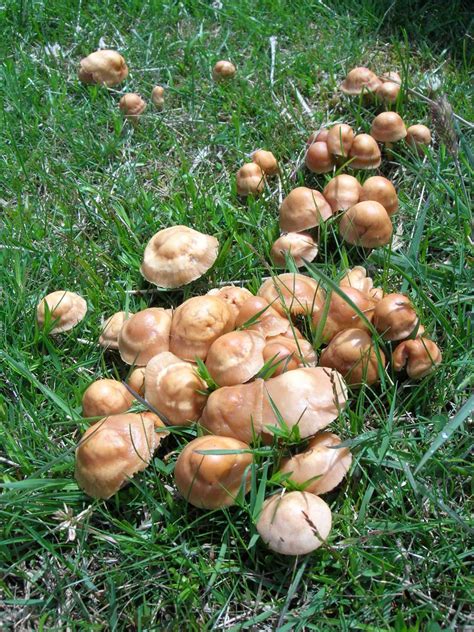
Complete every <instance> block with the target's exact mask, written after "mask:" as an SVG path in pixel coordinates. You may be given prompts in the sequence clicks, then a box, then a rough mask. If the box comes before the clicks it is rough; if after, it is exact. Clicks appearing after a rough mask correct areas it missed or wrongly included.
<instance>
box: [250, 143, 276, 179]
mask: <svg viewBox="0 0 474 632" xmlns="http://www.w3.org/2000/svg"><path fill="white" fill-rule="evenodd" d="M252 160H253V162H255V163H256V164H257V165H258V166H259V167H260V169H261V170H262V171H263V173H264V174H265V175H267V176H276V174H277V173H278V172H279V171H280V169H279V167H278V160H277V159H276V158H275V156H274V155H273V154H272V152H271V151H265V149H259V150H258V151H256V152H254V153H253V154H252Z"/></svg>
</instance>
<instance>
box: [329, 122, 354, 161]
mask: <svg viewBox="0 0 474 632" xmlns="http://www.w3.org/2000/svg"><path fill="white" fill-rule="evenodd" d="M353 141H354V130H353V129H352V127H351V126H350V125H347V124H346V123H338V124H337V125H334V127H331V129H330V130H329V133H328V136H327V140H326V143H327V146H328V150H329V153H330V154H332V155H333V156H341V157H343V158H346V157H347V156H348V155H349V152H350V150H351V147H352V143H353Z"/></svg>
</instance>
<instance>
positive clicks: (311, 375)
mask: <svg viewBox="0 0 474 632" xmlns="http://www.w3.org/2000/svg"><path fill="white" fill-rule="evenodd" d="M346 401H347V387H346V385H345V382H344V379H343V377H342V375H340V374H339V373H338V372H337V371H335V370H333V369H326V368H322V367H310V368H301V369H295V370H294V371H287V372H286V373H283V374H282V375H279V376H277V377H272V378H270V379H269V380H267V381H266V382H265V385H264V389H263V420H262V423H263V428H264V430H265V432H267V433H270V434H271V433H272V430H271V428H270V427H271V426H273V427H275V426H276V427H279V425H280V424H279V422H278V417H277V416H276V415H275V412H274V407H275V408H276V410H278V411H279V413H280V414H281V416H282V417H283V419H284V421H285V423H286V425H287V426H288V427H289V428H290V429H291V428H293V427H294V426H298V428H299V432H300V436H301V437H302V438H305V437H310V436H311V435H314V434H316V432H318V431H319V430H322V429H323V428H325V427H326V426H327V425H328V424H330V423H331V422H332V421H334V419H336V417H337V416H338V415H339V413H340V412H341V411H342V410H343V409H344V406H345V404H346Z"/></svg>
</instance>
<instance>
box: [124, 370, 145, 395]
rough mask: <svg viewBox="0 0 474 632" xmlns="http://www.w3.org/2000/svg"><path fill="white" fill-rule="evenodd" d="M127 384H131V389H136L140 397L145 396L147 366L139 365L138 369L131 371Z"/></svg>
mask: <svg viewBox="0 0 474 632" xmlns="http://www.w3.org/2000/svg"><path fill="white" fill-rule="evenodd" d="M127 384H128V385H129V386H130V388H131V389H133V390H134V391H135V393H137V395H140V397H144V396H145V367H144V366H139V367H137V368H136V369H134V370H133V371H132V372H131V373H130V375H129V377H128V379H127Z"/></svg>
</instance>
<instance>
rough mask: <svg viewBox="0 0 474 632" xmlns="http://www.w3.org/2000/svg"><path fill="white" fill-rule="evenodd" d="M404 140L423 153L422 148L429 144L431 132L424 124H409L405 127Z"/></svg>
mask: <svg viewBox="0 0 474 632" xmlns="http://www.w3.org/2000/svg"><path fill="white" fill-rule="evenodd" d="M406 142H407V143H408V144H409V145H410V147H413V149H416V150H417V151H418V153H419V154H421V155H423V153H424V149H425V148H426V147H428V145H431V132H430V130H429V128H428V127H426V125H411V126H410V127H409V128H408V129H407V137H406Z"/></svg>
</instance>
